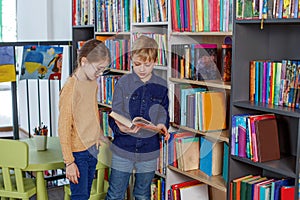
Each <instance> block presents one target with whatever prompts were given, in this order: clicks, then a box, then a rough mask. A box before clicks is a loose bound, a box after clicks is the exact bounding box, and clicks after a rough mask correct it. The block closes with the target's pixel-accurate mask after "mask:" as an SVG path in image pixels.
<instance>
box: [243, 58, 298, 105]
mask: <svg viewBox="0 0 300 200" xmlns="http://www.w3.org/2000/svg"><path fill="white" fill-rule="evenodd" d="M299 77H300V61H298V60H282V61H270V60H254V61H251V62H250V77H249V80H250V83H249V85H250V88H249V100H250V101H253V102H261V103H266V104H273V105H279V106H286V107H292V108H294V107H296V108H299V101H300V91H299V89H300V82H299Z"/></svg>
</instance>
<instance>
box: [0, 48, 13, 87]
mask: <svg viewBox="0 0 300 200" xmlns="http://www.w3.org/2000/svg"><path fill="white" fill-rule="evenodd" d="M14 55H15V54H14V47H13V46H2V47H0V82H8V81H16V69H15V56H14Z"/></svg>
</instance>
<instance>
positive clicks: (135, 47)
mask: <svg viewBox="0 0 300 200" xmlns="http://www.w3.org/2000/svg"><path fill="white" fill-rule="evenodd" d="M157 54H158V44H157V42H156V41H155V40H154V39H153V38H150V37H147V36H145V35H141V36H140V37H139V38H137V39H136V40H135V41H134V42H133V44H132V48H131V53H130V57H131V59H132V58H133V57H137V58H138V59H139V60H141V61H143V62H146V61H150V62H156V59H157Z"/></svg>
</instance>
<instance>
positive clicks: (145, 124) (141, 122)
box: [109, 111, 164, 134]
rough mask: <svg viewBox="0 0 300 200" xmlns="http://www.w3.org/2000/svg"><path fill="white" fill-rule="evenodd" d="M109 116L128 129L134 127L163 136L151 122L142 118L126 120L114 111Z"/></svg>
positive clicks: (161, 131)
mask: <svg viewBox="0 0 300 200" xmlns="http://www.w3.org/2000/svg"><path fill="white" fill-rule="evenodd" d="M109 116H111V117H112V118H114V119H115V120H117V121H118V122H120V123H122V124H123V125H125V126H127V127H128V128H131V129H132V128H134V127H135V126H137V127H140V128H143V129H147V130H150V131H153V132H158V133H161V134H164V132H163V130H161V129H158V128H157V127H156V126H155V125H154V124H153V123H152V122H150V121H148V120H146V119H145V118H143V117H135V118H134V119H133V120H130V119H128V118H126V117H125V116H123V115H120V114H118V113H116V112H114V111H112V112H111V113H109Z"/></svg>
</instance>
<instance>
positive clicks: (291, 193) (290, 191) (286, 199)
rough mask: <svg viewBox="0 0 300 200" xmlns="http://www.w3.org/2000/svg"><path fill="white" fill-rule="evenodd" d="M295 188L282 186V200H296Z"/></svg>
mask: <svg viewBox="0 0 300 200" xmlns="http://www.w3.org/2000/svg"><path fill="white" fill-rule="evenodd" d="M294 197H295V186H282V187H281V189H280V199H281V200H294V199H295V198H294Z"/></svg>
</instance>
